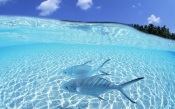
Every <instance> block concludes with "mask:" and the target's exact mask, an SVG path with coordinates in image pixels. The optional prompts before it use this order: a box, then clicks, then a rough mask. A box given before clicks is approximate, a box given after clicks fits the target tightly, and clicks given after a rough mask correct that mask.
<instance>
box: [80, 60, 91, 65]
mask: <svg viewBox="0 0 175 109" xmlns="http://www.w3.org/2000/svg"><path fill="white" fill-rule="evenodd" d="M90 62H92V60H90V61H87V62H85V63H84V64H82V65H86V64H87V63H90Z"/></svg>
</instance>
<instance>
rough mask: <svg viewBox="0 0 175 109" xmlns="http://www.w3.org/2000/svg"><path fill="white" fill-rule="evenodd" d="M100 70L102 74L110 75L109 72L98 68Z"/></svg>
mask: <svg viewBox="0 0 175 109" xmlns="http://www.w3.org/2000/svg"><path fill="white" fill-rule="evenodd" d="M100 72H101V73H102V74H104V75H111V74H109V73H106V72H104V71H102V70H100Z"/></svg>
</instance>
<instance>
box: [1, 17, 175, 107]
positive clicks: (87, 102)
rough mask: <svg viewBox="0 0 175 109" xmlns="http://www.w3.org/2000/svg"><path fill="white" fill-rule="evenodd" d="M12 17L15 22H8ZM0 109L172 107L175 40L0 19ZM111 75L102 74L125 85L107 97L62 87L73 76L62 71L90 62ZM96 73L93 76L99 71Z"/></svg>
mask: <svg viewBox="0 0 175 109" xmlns="http://www.w3.org/2000/svg"><path fill="white" fill-rule="evenodd" d="M11 18H13V20H10V19H11ZM0 42H1V43H0V108H2V109H8V108H13V109H14V108H17V109H20V108H22V109H31V108H34V109H47V108H50V109H54V108H55V109H56V108H68V109H70V108H72V109H74V108H87V109H97V107H98V108H99V109H109V108H111V109H125V108H129V109H155V108H157V109H164V108H166V109H172V108H174V107H175V105H174V102H175V95H174V92H175V88H174V85H175V80H174V78H175V41H172V40H167V39H163V38H159V37H157V36H153V35H148V34H144V33H141V32H139V31H137V30H135V29H133V28H131V27H128V26H125V25H120V24H92V23H91V24H86V23H70V22H61V21H54V20H45V19H36V18H26V17H6V16H1V17H0ZM109 58H110V59H111V61H109V62H108V64H106V65H105V66H104V67H103V70H104V71H106V72H108V73H110V74H111V75H109V76H103V78H105V79H108V80H110V81H111V82H114V83H116V84H120V83H123V82H126V81H129V80H132V79H135V78H137V77H145V79H144V80H142V81H139V82H137V83H136V84H134V85H132V86H130V87H128V88H126V92H127V93H128V95H129V96H130V97H131V98H133V99H134V100H136V101H137V104H133V103H131V102H130V101H129V100H128V99H126V98H125V97H124V96H123V95H122V94H121V93H120V92H119V91H117V90H113V91H111V92H108V93H105V94H103V95H101V97H103V98H104V99H106V100H107V101H102V100H99V99H98V98H94V97H91V96H84V95H77V94H73V93H69V92H67V91H65V90H63V89H62V88H61V85H62V84H63V83H65V82H66V81H68V80H70V79H72V78H69V77H65V75H63V74H62V73H61V71H62V70H63V69H65V68H67V67H70V66H73V65H78V64H82V63H84V62H86V61H89V60H93V61H92V62H91V63H90V65H92V66H93V67H95V68H97V67H98V66H100V64H101V63H103V62H104V61H105V60H106V59H109ZM99 73H100V72H97V73H96V74H99Z"/></svg>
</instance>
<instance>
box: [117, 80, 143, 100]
mask: <svg viewBox="0 0 175 109" xmlns="http://www.w3.org/2000/svg"><path fill="white" fill-rule="evenodd" d="M141 79H144V77H140V78H137V79H134V80H131V81H128V82H126V83H123V84H120V85H118V86H116V87H115V88H116V89H118V90H119V91H120V92H121V93H122V94H123V95H124V96H125V97H126V98H127V99H129V100H130V101H131V102H132V103H136V102H135V101H134V100H132V99H131V98H130V97H129V96H128V95H127V94H126V93H125V91H124V88H125V87H127V86H129V85H131V84H133V83H135V82H137V81H139V80H141Z"/></svg>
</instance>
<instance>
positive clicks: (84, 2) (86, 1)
mask: <svg viewBox="0 0 175 109" xmlns="http://www.w3.org/2000/svg"><path fill="white" fill-rule="evenodd" d="M92 5H93V2H92V0H78V2H77V6H79V7H80V8H81V9H83V10H87V9H89V8H91V7H92Z"/></svg>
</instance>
